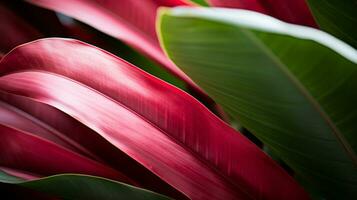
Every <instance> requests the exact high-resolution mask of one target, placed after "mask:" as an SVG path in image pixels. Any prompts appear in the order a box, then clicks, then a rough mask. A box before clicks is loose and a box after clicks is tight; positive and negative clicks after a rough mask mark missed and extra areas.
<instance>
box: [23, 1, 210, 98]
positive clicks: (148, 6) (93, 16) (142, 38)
mask: <svg viewBox="0 0 357 200" xmlns="http://www.w3.org/2000/svg"><path fill="white" fill-rule="evenodd" d="M29 2H31V3H33V4H35V5H38V6H42V7H45V8H48V9H51V10H54V11H56V12H60V13H64V14H66V15H68V16H71V17H73V18H75V19H78V20H80V21H82V22H84V23H87V24H89V25H91V26H93V27H95V28H97V29H98V30H100V31H102V32H104V33H106V34H108V35H111V36H113V37H115V38H118V39H120V40H122V41H124V42H125V43H127V44H129V45H131V46H133V47H134V48H136V49H138V50H139V51H141V52H143V53H145V54H146V55H148V56H150V57H151V58H152V59H154V60H156V61H157V62H159V63H160V64H161V65H162V66H164V67H165V68H166V69H167V70H169V71H170V72H171V73H173V74H174V75H176V76H177V77H179V78H180V79H182V80H184V81H185V82H186V83H187V84H188V86H190V87H191V88H193V89H194V90H195V91H196V92H198V94H199V95H203V96H204V97H205V98H208V97H207V96H205V95H204V94H203V92H202V90H201V89H199V88H198V87H197V85H196V84H195V83H193V82H192V80H191V79H190V78H189V77H188V76H186V75H185V74H184V73H183V72H182V71H181V70H180V69H179V68H178V67H176V66H175V64H174V63H172V61H171V60H170V59H168V58H167V57H166V56H165V55H164V53H163V51H162V50H161V48H160V45H159V42H158V39H157V36H156V32H155V19H156V10H157V8H158V7H159V6H168V7H173V6H180V5H191V4H189V3H188V1H184V0H145V1H137V0H120V1H118V0H109V1H108V0H106V1H104V0H66V1H52V0H29ZM79 10H80V11H81V12H78V11H79Z"/></svg>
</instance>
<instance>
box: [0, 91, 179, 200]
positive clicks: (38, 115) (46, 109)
mask: <svg viewBox="0 0 357 200" xmlns="http://www.w3.org/2000/svg"><path fill="white" fill-rule="evenodd" d="M0 99H1V101H4V102H6V103H8V104H11V105H12V106H14V107H17V108H19V109H21V110H20V112H23V113H25V112H26V113H28V115H31V118H33V119H34V120H33V121H38V122H39V123H40V124H44V125H43V126H47V127H50V128H49V129H52V130H55V131H57V132H60V134H62V135H63V137H67V138H69V139H70V140H73V142H72V143H77V144H78V145H80V147H81V148H82V149H85V150H88V151H89V152H90V153H87V152H85V154H83V151H77V153H81V154H82V155H83V156H88V155H90V158H92V159H95V160H96V161H99V162H102V163H104V164H107V165H110V166H111V167H113V168H114V169H116V170H118V171H119V172H121V173H122V174H125V175H127V176H128V177H130V179H131V180H133V181H132V182H128V183H130V184H132V185H133V184H134V185H136V186H139V187H144V188H147V189H150V190H153V191H157V192H159V193H162V194H166V195H168V196H172V197H176V198H177V199H183V198H185V197H183V195H182V194H180V193H179V192H178V191H177V190H175V189H174V188H172V187H171V186H169V185H168V184H167V183H165V182H164V181H162V180H161V179H160V178H158V177H157V176H156V175H154V174H153V173H152V172H151V171H149V170H147V169H146V168H145V167H143V166H142V165H140V164H139V163H137V162H136V161H135V160H133V159H131V158H130V157H129V156H127V155H126V154H125V153H123V152H122V151H120V150H119V149H117V148H116V147H115V146H113V145H112V144H110V143H109V142H108V141H106V140H105V139H104V138H103V137H101V136H100V135H98V134H97V133H96V132H95V131H93V130H92V129H90V128H88V127H87V126H84V125H83V124H82V123H80V122H78V121H77V120H75V119H73V118H72V117H70V116H68V115H66V114H65V113H63V112H61V111H60V110H58V109H56V108H53V107H51V106H48V105H46V104H42V103H40V102H36V101H33V100H31V99H29V98H25V97H21V96H17V95H11V94H6V93H4V92H0ZM6 114H7V113H2V112H1V110H0V118H3V117H4V116H5V118H4V119H2V121H3V122H1V121H0V124H1V123H4V121H5V124H6V121H8V122H7V124H9V121H10V120H6V119H8V118H9V116H6ZM24 115H26V114H24ZM10 123H12V124H14V123H18V122H17V121H15V120H12V121H10ZM28 126H29V125H28V124H22V126H20V127H17V128H22V130H29V128H31V126H30V127H28ZM32 133H33V134H36V133H37V132H32ZM51 141H53V142H55V141H54V140H51ZM57 144H58V145H61V143H57ZM61 146H63V145H61ZM63 147H66V146H63ZM93 154H94V156H93ZM0 155H1V154H0ZM98 157H100V158H99V159H98ZM128 166H130V167H128ZM122 181H123V180H122ZM124 182H125V181H124Z"/></svg>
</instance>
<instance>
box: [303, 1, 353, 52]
mask: <svg viewBox="0 0 357 200" xmlns="http://www.w3.org/2000/svg"><path fill="white" fill-rule="evenodd" d="M307 2H308V4H309V6H310V8H311V11H312V13H313V15H314V17H315V19H316V21H317V23H318V24H319V26H320V28H321V29H322V30H324V31H327V32H329V33H330V34H332V35H334V36H336V37H338V38H340V39H342V40H344V41H345V42H347V43H349V44H350V45H352V46H354V47H355V48H357V28H356V27H357V1H356V0H343V1H341V0H307Z"/></svg>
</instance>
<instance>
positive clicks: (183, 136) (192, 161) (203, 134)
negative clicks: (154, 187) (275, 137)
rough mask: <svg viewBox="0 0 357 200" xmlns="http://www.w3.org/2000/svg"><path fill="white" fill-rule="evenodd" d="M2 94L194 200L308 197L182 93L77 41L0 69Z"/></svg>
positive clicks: (17, 55)
mask: <svg viewBox="0 0 357 200" xmlns="http://www.w3.org/2000/svg"><path fill="white" fill-rule="evenodd" d="M0 75H2V77H1V78H0V89H1V90H3V91H5V92H7V93H11V94H16V95H21V96H24V97H28V98H31V99H33V100H35V101H38V102H41V103H45V104H48V105H51V106H53V107H55V108H57V109H59V110H61V111H62V112H64V113H67V114H68V115H70V116H72V117H73V118H75V119H77V120H78V121H80V122H81V123H83V124H84V125H86V126H87V127H89V128H90V129H92V130H93V131H95V132H96V133H97V134H99V135H101V136H102V137H104V138H105V139H106V140H108V141H109V142H110V143H111V144H113V145H114V146H116V147H117V148H118V149H120V150H121V151H122V152H124V153H125V154H127V155H128V156H130V157H131V158H132V159H134V160H136V161H137V162H138V163H140V164H141V165H143V166H144V167H145V168H146V169H147V170H149V171H151V172H153V173H154V174H156V175H157V176H158V177H160V178H161V179H162V180H164V181H165V182H167V183H168V184H169V185H171V186H173V187H174V188H176V189H177V190H179V191H180V192H182V194H184V195H186V196H187V197H189V198H192V199H212V198H213V199H234V198H242V199H256V198H257V199H261V198H264V199H307V198H308V197H307V195H306V193H305V192H304V191H303V190H302V189H301V188H300V186H298V184H297V183H296V182H295V181H294V180H293V179H292V178H291V177H290V176H289V175H288V174H286V173H285V172H284V171H283V170H282V169H281V168H280V167H279V166H278V165H277V164H275V163H274V162H273V161H272V160H271V159H270V158H269V157H267V156H266V155H265V154H264V153H263V152H261V151H260V150H259V149H258V148H257V147H256V146H254V145H253V144H252V143H251V142H250V141H248V140H247V139H246V138H244V137H243V136H242V135H241V134H239V133H237V132H236V131H234V130H233V129H232V128H230V127H229V126H228V125H226V124H225V123H224V122H222V121H221V120H219V119H218V118H217V117H216V116H214V115H213V114H212V113H210V112H209V111H208V110H207V109H206V108H205V107H204V106H203V105H201V104H200V103H199V102H198V101H196V100H195V99H194V98H192V97H191V96H189V95H187V94H186V93H185V92H183V91H181V90H179V89H177V88H175V87H173V86H171V85H168V84H166V83H165V82H163V81H161V80H159V79H156V78H154V77H152V76H151V75H149V74H147V73H145V72H143V71H141V70H140V69H138V68H136V67H134V66H132V65H130V64H128V63H126V62H125V61H123V60H121V59H119V58H117V57H115V56H113V55H111V54H109V53H107V52H105V51H102V50H100V49H97V48H95V47H93V46H89V45H87V44H84V43H81V42H79V41H75V40H65V39H46V40H39V41H36V42H33V43H29V44H27V45H23V46H21V47H19V48H16V49H14V50H13V51H12V52H10V53H9V54H8V55H6V56H5V57H4V58H3V60H2V61H1V63H0Z"/></svg>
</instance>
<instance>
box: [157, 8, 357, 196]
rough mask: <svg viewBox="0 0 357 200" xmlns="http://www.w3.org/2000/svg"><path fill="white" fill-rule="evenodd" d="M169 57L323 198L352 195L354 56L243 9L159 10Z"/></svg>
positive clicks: (356, 94) (356, 116)
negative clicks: (322, 195)
mask: <svg viewBox="0 0 357 200" xmlns="http://www.w3.org/2000/svg"><path fill="white" fill-rule="evenodd" d="M160 14H161V19H160V20H161V22H160V26H159V30H160V31H161V38H160V40H161V43H162V45H163V46H164V48H165V49H166V52H167V54H168V55H169V57H170V58H171V59H172V60H173V61H174V62H175V63H176V64H177V65H178V66H179V67H180V68H181V69H182V70H183V71H184V72H185V73H186V74H188V75H189V76H190V77H191V78H192V79H193V80H194V81H195V82H196V83H197V84H198V85H199V86H201V87H202V88H203V89H204V90H205V91H207V92H208V94H209V95H210V96H211V97H212V98H213V99H215V100H216V102H218V103H219V104H220V105H222V106H223V107H224V108H225V110H226V111H227V112H228V113H230V114H231V115H232V116H234V117H236V118H238V119H239V121H240V122H241V123H242V125H243V126H244V127H246V128H248V129H249V130H250V131H251V132H253V133H254V134H255V135H256V136H257V137H258V138H259V139H261V140H262V141H263V142H264V143H265V144H267V145H268V146H269V147H270V149H271V150H273V151H274V152H276V153H277V154H278V155H279V156H280V157H281V158H283V160H284V161H285V162H287V163H288V164H289V165H290V166H291V167H292V168H293V169H294V170H295V171H296V173H298V174H300V175H301V176H303V177H304V178H305V179H306V180H307V181H309V182H311V184H313V185H315V187H316V188H317V189H318V190H320V191H322V192H323V193H324V194H325V195H326V196H328V197H329V198H338V199H344V198H352V197H356V195H357V170H356V169H357V168H356V167H357V159H356V149H357V135H356V132H357V126H356V121H357V103H356V102H357V64H356V63H357V51H356V50H355V49H353V48H352V47H350V46H348V45H347V44H345V43H343V42H342V41H340V40H338V39H336V38H334V37H333V36H330V35H328V34H326V33H324V32H321V31H319V30H316V29H312V28H308V27H303V26H297V25H291V24H287V23H284V22H281V21H279V20H276V19H274V18H271V17H268V16H265V15H262V14H258V13H254V12H250V11H244V10H232V9H219V8H214V9H210V8H199V9H197V8H196V9H195V8H174V9H171V10H161V13H160Z"/></svg>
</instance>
